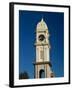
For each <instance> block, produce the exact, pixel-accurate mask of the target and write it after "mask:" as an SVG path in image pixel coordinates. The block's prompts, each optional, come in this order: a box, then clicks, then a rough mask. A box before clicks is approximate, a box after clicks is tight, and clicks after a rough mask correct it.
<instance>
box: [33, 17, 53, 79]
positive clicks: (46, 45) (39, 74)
mask: <svg viewBox="0 0 72 90" xmlns="http://www.w3.org/2000/svg"><path fill="white" fill-rule="evenodd" d="M49 36H50V35H49V31H48V27H47V24H46V23H45V21H44V20H43V18H42V19H41V21H40V22H39V23H38V24H37V27H36V41H35V47H36V60H35V62H34V73H35V75H34V77H35V78H50V77H54V74H53V72H52V70H51V66H52V65H51V63H50V48H51V47H50V42H49Z"/></svg>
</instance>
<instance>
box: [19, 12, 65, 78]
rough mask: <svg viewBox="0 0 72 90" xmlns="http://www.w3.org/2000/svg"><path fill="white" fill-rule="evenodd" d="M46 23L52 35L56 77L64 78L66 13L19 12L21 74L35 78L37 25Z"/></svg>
mask: <svg viewBox="0 0 72 90" xmlns="http://www.w3.org/2000/svg"><path fill="white" fill-rule="evenodd" d="M42 17H43V19H44V21H45V22H46V24H47V26H48V28H49V33H50V45H51V50H50V61H51V63H52V70H53V72H54V73H55V76H56V77H63V76H64V13H56V12H37V11H19V73H21V72H24V71H27V72H28V74H29V77H30V78H34V67H33V64H32V62H33V61H34V60H35V58H36V56H35V47H34V43H35V31H36V25H37V23H38V22H39V21H40V20H41V19H42Z"/></svg>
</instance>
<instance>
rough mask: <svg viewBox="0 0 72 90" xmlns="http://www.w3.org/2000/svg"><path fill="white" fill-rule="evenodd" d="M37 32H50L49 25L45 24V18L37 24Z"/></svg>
mask: <svg viewBox="0 0 72 90" xmlns="http://www.w3.org/2000/svg"><path fill="white" fill-rule="evenodd" d="M37 30H38V31H42V30H43V31H45V30H48V27H47V24H46V23H45V21H44V20H43V18H42V19H41V21H40V22H39V23H38V24H37Z"/></svg>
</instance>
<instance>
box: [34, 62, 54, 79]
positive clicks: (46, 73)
mask: <svg viewBox="0 0 72 90" xmlns="http://www.w3.org/2000/svg"><path fill="white" fill-rule="evenodd" d="M33 64H34V78H51V77H54V74H53V72H52V70H51V67H52V65H51V63H50V62H35V63H33ZM42 74H43V76H42Z"/></svg>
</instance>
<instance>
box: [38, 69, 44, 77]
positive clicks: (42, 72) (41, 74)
mask: <svg viewBox="0 0 72 90" xmlns="http://www.w3.org/2000/svg"><path fill="white" fill-rule="evenodd" d="M39 77H40V78H45V71H44V70H43V69H41V70H40V72H39Z"/></svg>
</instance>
